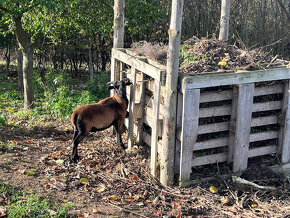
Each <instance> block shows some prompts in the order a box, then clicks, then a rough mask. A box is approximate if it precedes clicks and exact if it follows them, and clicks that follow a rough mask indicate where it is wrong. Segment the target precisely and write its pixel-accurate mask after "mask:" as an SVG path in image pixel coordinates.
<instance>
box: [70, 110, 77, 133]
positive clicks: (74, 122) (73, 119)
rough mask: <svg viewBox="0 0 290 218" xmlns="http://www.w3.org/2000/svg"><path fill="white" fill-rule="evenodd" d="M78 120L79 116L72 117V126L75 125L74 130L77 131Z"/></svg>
mask: <svg viewBox="0 0 290 218" xmlns="http://www.w3.org/2000/svg"><path fill="white" fill-rule="evenodd" d="M77 119H78V114H74V115H73V116H72V118H71V122H72V124H73V126H74V130H76V127H77V125H76V123H77Z"/></svg>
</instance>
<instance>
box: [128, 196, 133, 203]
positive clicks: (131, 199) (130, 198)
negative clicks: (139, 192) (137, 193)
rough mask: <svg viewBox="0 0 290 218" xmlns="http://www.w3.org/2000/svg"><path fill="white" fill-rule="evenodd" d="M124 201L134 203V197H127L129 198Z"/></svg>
mask: <svg viewBox="0 0 290 218" xmlns="http://www.w3.org/2000/svg"><path fill="white" fill-rule="evenodd" d="M126 201H130V202H132V201H135V197H134V196H129V197H127V198H126Z"/></svg>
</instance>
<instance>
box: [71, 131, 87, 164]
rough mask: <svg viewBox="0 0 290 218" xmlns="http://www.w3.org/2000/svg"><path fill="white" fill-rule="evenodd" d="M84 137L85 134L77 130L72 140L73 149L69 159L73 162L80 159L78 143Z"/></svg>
mask: <svg viewBox="0 0 290 218" xmlns="http://www.w3.org/2000/svg"><path fill="white" fill-rule="evenodd" d="M84 138H85V134H84V133H83V132H79V133H78V134H77V136H76V137H75V139H74V140H73V149H72V154H71V157H70V159H71V160H72V161H73V162H75V163H76V162H78V161H79V160H80V157H79V155H78V144H79V143H80V142H81V141H82V140H83V139H84Z"/></svg>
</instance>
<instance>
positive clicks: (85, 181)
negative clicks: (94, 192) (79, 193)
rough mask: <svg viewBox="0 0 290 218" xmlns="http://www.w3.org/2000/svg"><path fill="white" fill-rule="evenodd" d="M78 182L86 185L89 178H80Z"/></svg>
mask: <svg viewBox="0 0 290 218" xmlns="http://www.w3.org/2000/svg"><path fill="white" fill-rule="evenodd" d="M80 182H81V183H82V184H83V185H86V184H88V183H89V180H88V179H87V178H80Z"/></svg>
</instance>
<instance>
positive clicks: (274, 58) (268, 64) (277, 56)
mask: <svg viewBox="0 0 290 218" xmlns="http://www.w3.org/2000/svg"><path fill="white" fill-rule="evenodd" d="M277 57H278V55H276V56H275V57H274V58H273V59H272V60H271V61H270V63H269V64H268V65H267V66H266V68H267V67H270V65H271V64H272V63H273V62H274V61H275V60H276V59H277Z"/></svg>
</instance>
